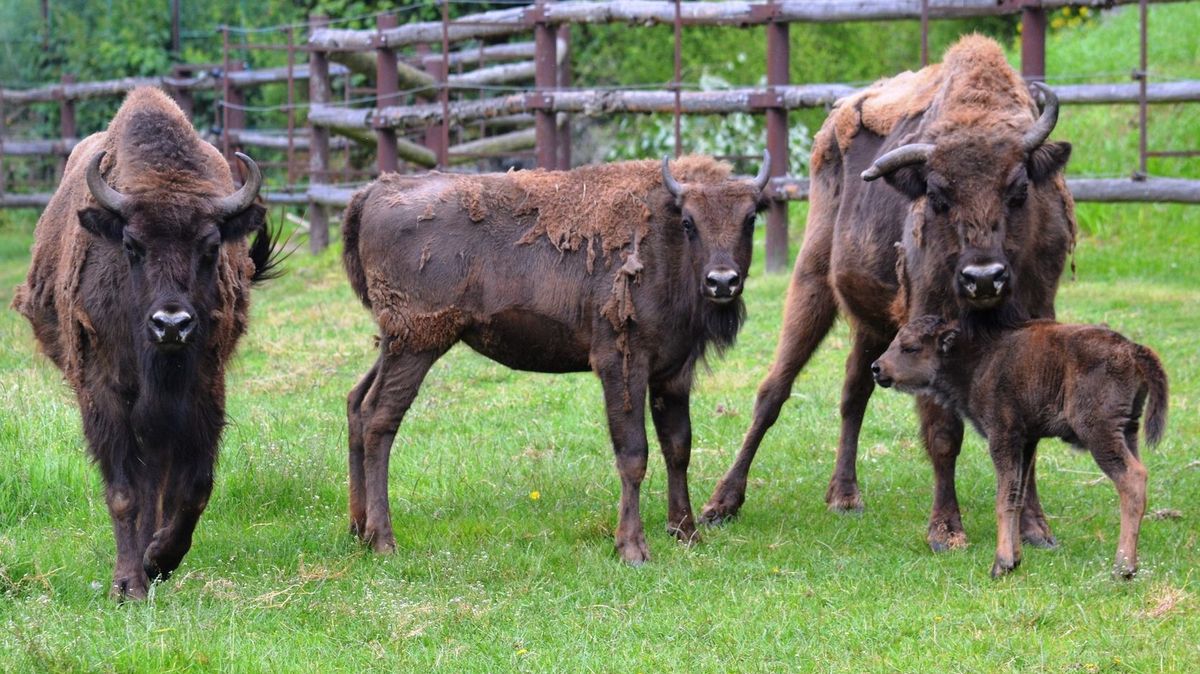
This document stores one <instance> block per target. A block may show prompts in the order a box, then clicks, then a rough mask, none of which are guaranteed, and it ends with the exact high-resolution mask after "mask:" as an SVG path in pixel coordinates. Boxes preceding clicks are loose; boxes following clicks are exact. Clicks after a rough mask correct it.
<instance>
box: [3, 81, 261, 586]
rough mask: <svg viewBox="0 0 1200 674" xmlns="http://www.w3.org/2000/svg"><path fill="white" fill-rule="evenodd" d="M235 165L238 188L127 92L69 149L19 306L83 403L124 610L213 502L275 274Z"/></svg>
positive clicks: (204, 150) (173, 125)
mask: <svg viewBox="0 0 1200 674" xmlns="http://www.w3.org/2000/svg"><path fill="white" fill-rule="evenodd" d="M241 158H242V161H243V162H244V163H245V164H246V168H247V169H248V170H249V176H250V177H249V179H247V181H246V184H245V185H243V186H242V187H241V189H238V190H235V189H234V184H233V179H232V177H231V175H230V171H229V166H228V164H227V163H226V162H225V160H224V159H223V158H222V157H221V155H220V154H219V153H218V152H217V151H216V150H215V149H214V148H213V147H212V146H211V145H209V144H208V143H205V142H203V141H202V140H200V138H199V137H198V136H197V135H196V132H195V130H194V129H193V128H192V125H191V123H190V122H189V121H188V119H187V118H186V117H185V116H184V115H183V113H182V112H181V111H180V110H179V108H178V107H177V106H176V105H175V104H174V103H173V102H172V101H171V99H169V98H168V97H167V96H166V95H165V94H163V93H162V92H161V91H159V90H157V89H153V88H142V89H137V90H135V91H133V92H132V93H130V94H129V96H128V97H127V98H126V99H125V102H124V104H122V106H121V109H120V110H118V111H117V114H116V116H115V117H113V119H112V122H111V123H110V124H109V126H108V130H106V131H102V132H100V133H97V134H93V135H91V136H89V137H88V138H86V139H84V141H83V142H81V143H80V144H79V145H78V146H76V147H75V149H74V151H73V152H72V153H71V157H70V159H69V160H68V161H67V167H66V172H65V173H64V175H63V179H62V184H61V185H59V188H58V191H57V192H55V194H54V197H53V198H52V199H51V200H50V203H49V205H48V206H47V207H46V211H45V212H44V213H43V214H42V217H41V219H40V220H38V224H37V229H36V230H35V233H34V235H35V243H34V247H33V263H32V265H31V266H30V269H29V276H28V278H27V279H26V281H25V283H24V284H23V285H21V286H19V287H18V288H17V291H16V297H15V299H14V300H13V306H14V307H15V308H16V309H17V310H18V311H20V312H21V313H22V314H23V315H24V316H25V317H26V318H28V319H29V322H30V323H31V324H32V325H33V330H34V334H35V336H36V337H37V341H38V343H39V344H40V345H41V348H42V351H44V352H45V353H46V355H47V356H49V357H50V359H51V360H53V361H54V364H55V365H57V366H58V367H59V369H61V370H62V371H63V374H64V375H65V377H66V379H67V382H68V383H69V384H70V385H71V388H72V389H74V391H75V395H76V397H77V398H78V400H79V407H80V411H81V412H82V414H83V430H84V434H85V435H86V436H87V441H88V447H89V449H90V450H91V454H92V457H93V458H94V459H95V461H96V463H98V464H99V466H100V472H101V475H102V476H103V478H104V484H105V498H106V500H107V502H108V510H109V514H110V515H111V517H112V522H113V531H114V533H115V534H116V539H117V564H116V570H115V572H114V574H113V586H112V592H113V594H114V595H115V596H117V597H118V598H125V597H128V598H141V597H145V596H146V592H147V589H148V585H149V582H150V580H152V579H154V578H156V577H163V578H165V577H167V576H168V575H169V574H170V573H171V572H172V571H173V570H174V569H175V568H176V567H177V566H179V562H180V560H182V559H183V556H184V555H185V554H186V553H187V551H188V549H189V548H190V547H191V544H192V532H193V530H194V529H195V526H196V522H197V520H198V519H199V518H200V514H201V513H202V512H203V511H204V507H205V505H206V504H207V503H208V497H209V494H210V493H211V492H212V486H213V466H214V463H215V462H216V459H217V440H218V438H219V437H220V435H221V428H222V426H223V425H224V423H225V362H226V361H227V360H228V359H229V357H230V356H231V355H232V353H233V349H234V345H235V344H236V343H237V340H238V337H240V336H241V334H242V333H243V332H244V331H245V329H246V318H247V311H248V309H249V299H250V285H251V283H252V282H254V281H256V280H259V279H262V278H265V276H266V275H267V274H268V272H269V269H270V267H271V260H270V258H271V247H272V246H271V240H270V237H269V236H268V235H267V233H266V231H265V225H264V215H265V209H264V208H263V207H262V206H261V205H258V204H256V203H255V197H256V196H257V194H258V189H259V185H260V184H261V181H262V176H261V175H260V174H259V171H258V167H257V166H255V165H254V162H253V161H251V160H250V159H249V158H248V157H246V156H244V155H242V156H241ZM253 232H258V236H257V237H256V238H255V240H254V243H253V244H252V245H247V243H246V241H245V240H246V237H247V235H248V234H250V233H253Z"/></svg>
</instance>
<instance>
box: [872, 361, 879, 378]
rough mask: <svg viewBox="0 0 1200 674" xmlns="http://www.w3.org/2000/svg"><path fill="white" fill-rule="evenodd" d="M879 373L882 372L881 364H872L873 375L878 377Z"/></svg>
mask: <svg viewBox="0 0 1200 674" xmlns="http://www.w3.org/2000/svg"><path fill="white" fill-rule="evenodd" d="M879 371H880V368H879V363H871V374H875V375H877V374H879Z"/></svg>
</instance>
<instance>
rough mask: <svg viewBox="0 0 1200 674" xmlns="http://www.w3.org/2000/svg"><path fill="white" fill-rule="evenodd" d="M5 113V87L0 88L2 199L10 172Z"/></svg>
mask: <svg viewBox="0 0 1200 674" xmlns="http://www.w3.org/2000/svg"><path fill="white" fill-rule="evenodd" d="M4 115H5V111H4V89H2V88H0V199H2V198H3V197H4V192H5V191H6V190H7V189H8V174H7V173H5V171H4V138H5V137H6V136H8V124H7V122H5V116H4Z"/></svg>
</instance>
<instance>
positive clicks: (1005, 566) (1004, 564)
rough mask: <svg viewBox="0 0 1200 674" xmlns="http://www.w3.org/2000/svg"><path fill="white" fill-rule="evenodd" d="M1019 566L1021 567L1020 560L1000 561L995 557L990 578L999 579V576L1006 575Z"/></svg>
mask: <svg viewBox="0 0 1200 674" xmlns="http://www.w3.org/2000/svg"><path fill="white" fill-rule="evenodd" d="M1020 565H1021V560H1019V559H1016V560H1013V559H1001V558H999V557H997V558H996V561H995V562H993V563H992V578H999V577H1001V576H1004V575H1007V574H1008V573H1009V572H1011V571H1012V570H1013V569H1015V568H1017V567H1018V566H1020Z"/></svg>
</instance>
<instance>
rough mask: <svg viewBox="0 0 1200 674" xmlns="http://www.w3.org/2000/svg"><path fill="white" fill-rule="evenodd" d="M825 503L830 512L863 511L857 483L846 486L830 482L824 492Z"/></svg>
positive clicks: (856, 512)
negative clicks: (837, 485)
mask: <svg viewBox="0 0 1200 674" xmlns="http://www.w3.org/2000/svg"><path fill="white" fill-rule="evenodd" d="M825 504H826V505H827V506H828V507H829V510H830V512H835V513H851V514H858V513H861V512H862V511H863V500H862V494H861V493H859V491H858V485H854V484H852V485H850V486H849V487H848V488H844V487H835V486H834V485H832V484H830V485H829V489H828V490H827V491H826V492H825Z"/></svg>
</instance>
